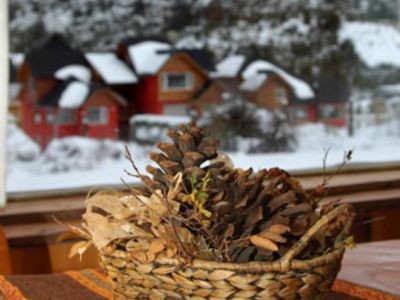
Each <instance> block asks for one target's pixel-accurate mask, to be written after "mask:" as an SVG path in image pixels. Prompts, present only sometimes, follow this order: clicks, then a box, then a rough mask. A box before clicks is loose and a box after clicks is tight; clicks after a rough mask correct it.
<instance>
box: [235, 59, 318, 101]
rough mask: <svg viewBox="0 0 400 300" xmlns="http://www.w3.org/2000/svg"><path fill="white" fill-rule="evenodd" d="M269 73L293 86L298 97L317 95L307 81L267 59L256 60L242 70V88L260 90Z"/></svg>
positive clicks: (302, 98) (244, 89) (306, 97)
mask: <svg viewBox="0 0 400 300" xmlns="http://www.w3.org/2000/svg"><path fill="white" fill-rule="evenodd" d="M268 73H273V74H276V75H278V76H279V77H281V78H282V79H283V80H284V81H285V82H286V83H287V84H288V85H289V86H290V87H291V89H292V90H293V94H294V96H295V97H296V98H297V99H301V100H306V99H312V98H314V97H315V94H314V91H313V89H312V88H311V86H310V85H309V84H308V83H307V82H305V81H303V80H301V79H299V78H296V77H295V76H293V75H291V74H289V73H288V72H286V71H284V70H283V69H281V68H279V67H277V66H276V65H274V64H272V63H270V62H268V61H266V60H255V61H253V62H251V63H250V64H249V65H248V66H247V67H246V68H245V69H244V71H243V72H242V78H243V82H242V84H241V85H240V89H241V90H243V91H256V90H258V89H259V88H260V87H261V86H262V84H263V83H264V82H265V80H266V79H267V78H268Z"/></svg>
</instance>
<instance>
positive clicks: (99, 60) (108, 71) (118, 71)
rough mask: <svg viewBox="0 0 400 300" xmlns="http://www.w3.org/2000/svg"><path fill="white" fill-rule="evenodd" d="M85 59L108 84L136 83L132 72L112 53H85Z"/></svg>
mask: <svg viewBox="0 0 400 300" xmlns="http://www.w3.org/2000/svg"><path fill="white" fill-rule="evenodd" d="M85 57H86V59H87V60H88V61H89V63H90V64H91V65H92V66H93V68H94V69H95V70H96V71H97V72H98V73H99V74H100V76H101V78H102V79H103V80H104V81H105V82H106V83H108V84H129V83H136V82H137V81H138V79H137V77H136V75H135V74H134V73H133V71H132V70H131V69H129V67H128V66H127V65H126V64H125V63H124V62H123V61H122V60H120V59H119V58H118V57H117V55H115V54H114V53H111V52H108V53H86V54H85Z"/></svg>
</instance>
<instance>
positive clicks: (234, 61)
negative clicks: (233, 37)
mask: <svg viewBox="0 0 400 300" xmlns="http://www.w3.org/2000/svg"><path fill="white" fill-rule="evenodd" d="M245 61H246V57H245V56H244V55H240V54H236V55H230V56H228V57H226V58H224V59H223V60H221V61H220V62H219V63H218V64H217V66H216V68H215V72H213V73H211V76H212V77H213V78H233V77H236V76H239V73H240V71H241V70H242V68H243V65H244V64H245Z"/></svg>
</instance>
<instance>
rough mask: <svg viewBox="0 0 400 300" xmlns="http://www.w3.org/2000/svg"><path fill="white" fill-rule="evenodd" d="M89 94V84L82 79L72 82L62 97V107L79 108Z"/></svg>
mask: <svg viewBox="0 0 400 300" xmlns="http://www.w3.org/2000/svg"><path fill="white" fill-rule="evenodd" d="M88 95H89V86H88V85H87V84H85V83H83V82H80V81H73V82H71V83H70V84H69V85H68V86H67V88H66V89H65V90H64V92H63V93H62V95H61V97H60V104H59V105H60V107H62V108H78V107H80V106H82V104H83V103H84V102H85V100H86V97H87V96H88Z"/></svg>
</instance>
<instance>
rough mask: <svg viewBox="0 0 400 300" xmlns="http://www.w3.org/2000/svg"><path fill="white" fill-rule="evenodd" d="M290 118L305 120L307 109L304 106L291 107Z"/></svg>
mask: <svg viewBox="0 0 400 300" xmlns="http://www.w3.org/2000/svg"><path fill="white" fill-rule="evenodd" d="M290 115H291V118H292V119H293V120H297V121H300V120H307V116H308V114H307V109H306V108H305V107H294V108H292V109H291V114H290Z"/></svg>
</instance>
